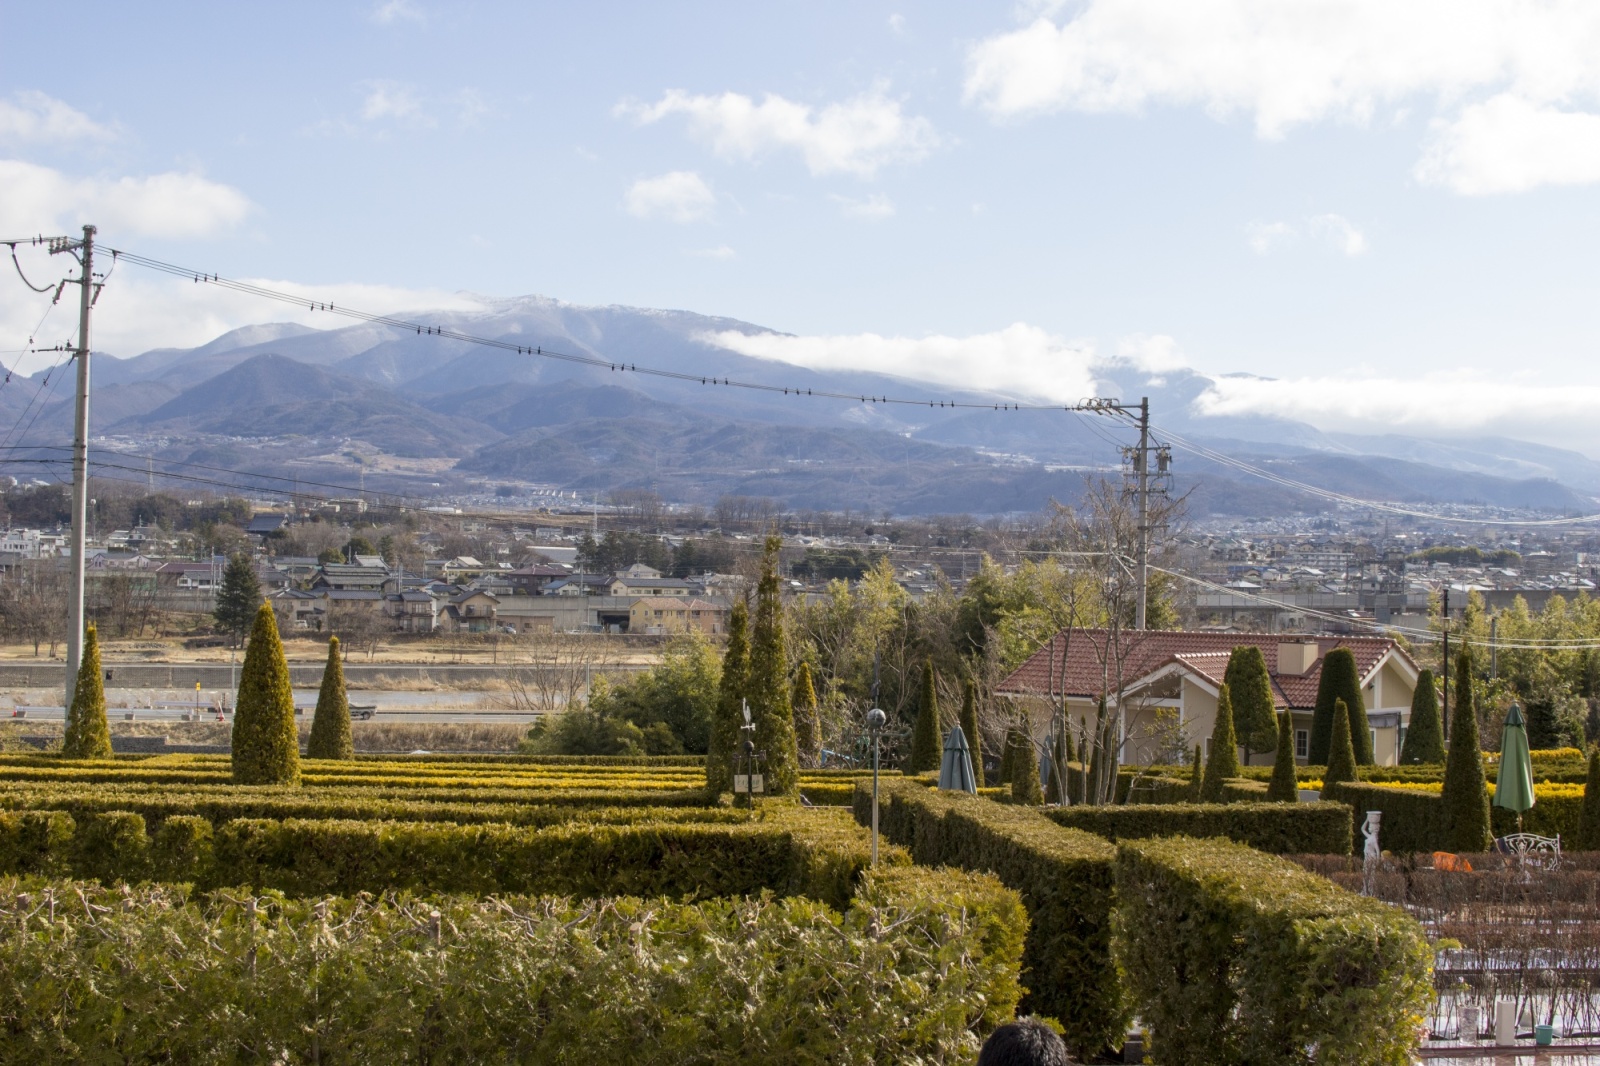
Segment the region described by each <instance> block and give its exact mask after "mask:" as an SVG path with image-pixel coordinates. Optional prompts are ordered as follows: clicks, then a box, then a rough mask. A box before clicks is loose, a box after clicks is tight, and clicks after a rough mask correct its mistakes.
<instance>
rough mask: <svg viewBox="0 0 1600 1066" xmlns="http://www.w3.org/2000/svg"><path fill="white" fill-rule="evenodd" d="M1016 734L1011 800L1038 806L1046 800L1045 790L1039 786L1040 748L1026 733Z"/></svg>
mask: <svg viewBox="0 0 1600 1066" xmlns="http://www.w3.org/2000/svg"><path fill="white" fill-rule="evenodd" d="M1014 735H1015V737H1016V744H1017V750H1016V754H1015V755H1014V756H1013V759H1014V761H1013V763H1012V768H1011V802H1012V803H1023V804H1026V805H1028V806H1030V807H1037V806H1038V805H1039V804H1041V803H1043V802H1044V790H1043V789H1041V788H1040V787H1039V749H1037V748H1035V747H1034V746H1033V738H1032V737H1030V736H1028V735H1027V734H1026V733H1022V732H1018V733H1016V734H1014Z"/></svg>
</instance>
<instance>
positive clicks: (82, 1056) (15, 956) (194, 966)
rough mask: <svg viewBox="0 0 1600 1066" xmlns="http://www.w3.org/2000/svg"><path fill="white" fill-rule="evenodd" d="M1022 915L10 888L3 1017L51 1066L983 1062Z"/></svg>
mask: <svg viewBox="0 0 1600 1066" xmlns="http://www.w3.org/2000/svg"><path fill="white" fill-rule="evenodd" d="M46 894H47V895H48V897H49V899H50V900H51V903H50V904H49V906H48V908H46V910H47V911H48V920H47V917H46V915H45V911H42V910H41V908H42V907H43V906H44V905H43V904H42V903H41V896H42V895H46ZM1018 910H1019V907H1018V904H1017V901H1016V895H1015V893H1012V892H1009V891H1007V890H1006V889H1004V888H1003V887H1001V886H1000V885H998V884H997V883H996V882H995V881H994V880H993V879H992V878H989V877H985V876H980V875H971V874H962V873H959V872H954V871H931V870H926V871H924V870H919V871H917V875H916V876H915V877H909V878H908V877H901V876H899V875H897V874H895V873H893V872H886V873H883V874H880V875H878V876H876V877H873V878H871V879H870V880H869V881H867V883H866V884H864V885H863V887H862V891H861V895H860V897H859V898H858V899H857V900H856V901H855V902H854V904H853V905H852V906H851V907H850V909H849V910H848V911H846V912H844V913H843V914H841V913H839V912H838V911H836V910H834V909H832V908H830V907H827V906H825V905H823V904H820V903H816V902H814V901H811V900H807V899H803V898H795V899H779V900H773V899H763V898H750V899H731V900H702V901H699V902H695V903H671V902H667V901H664V900H659V899H651V900H640V899H627V898H623V899H608V900H606V901H604V902H603V903H601V904H598V905H597V904H595V903H593V902H585V901H573V900H567V899H548V898H546V899H529V898H520V897H513V898H509V899H508V898H496V899H492V900H471V899H463V898H458V897H452V898H441V899H407V898H404V897H402V898H400V899H395V898H393V897H388V896H386V897H383V898H380V899H376V900H368V899H317V900H304V901H300V900H293V899H288V900H285V899H273V898H268V899H265V900H258V899H255V898H252V899H249V900H248V901H246V900H241V899H239V898H238V897H237V895H235V894H229V893H224V894H220V895H217V896H212V897H204V898H200V897H194V898H186V894H185V893H184V892H183V891H182V890H181V889H173V888H168V887H160V886H141V887H138V888H135V889H133V890H132V891H131V892H128V893H124V892H122V891H120V890H116V889H109V890H102V889H98V888H96V887H95V886H92V885H80V884H75V883H72V882H53V883H48V884H45V885H40V884H37V883H30V884H27V885H22V884H18V883H17V882H15V881H9V882H4V883H0V915H3V916H4V918H5V920H6V922H7V925H8V935H7V937H6V938H5V941H4V943H3V945H0V963H3V964H0V1001H3V1002H5V1003H6V1004H8V1008H7V1014H6V1045H7V1051H8V1055H7V1058H8V1059H10V1060H14V1061H17V1062H27V1063H29V1064H30V1066H32V1064H38V1066H57V1064H63V1066H64V1064H68V1063H71V1064H74V1066H75V1064H77V1063H81V1062H84V1061H90V1060H92V1061H96V1062H99V1061H109V1058H110V1057H111V1056H112V1055H113V1052H114V1056H115V1058H116V1060H117V1061H134V1060H137V1061H141V1062H213V1061H218V1062H235V1061H251V1062H316V1061H321V1062H341V1063H344V1062H349V1063H399V1062H436V1063H443V1062H460V1063H477V1062H507V1063H510V1062H539V1063H552V1064H556V1066H561V1064H577V1063H594V1062H615V1063H624V1062H641V1061H650V1062H656V1063H674V1062H712V1061H714V1062H718V1063H742V1062H773V1063H776V1062H784V1063H793V1064H795V1066H821V1064H823V1063H836V1062H847V1063H892V1062H925V1063H959V1062H971V1061H973V1060H974V1059H975V1058H976V1056H977V1051H978V1046H979V1043H980V1042H981V1040H982V1039H983V1037H984V1035H985V1034H987V1033H988V1031H989V1030H990V1029H992V1028H994V1026H996V1025H998V1024H1000V1023H1001V1022H1004V1021H1007V1020H1009V1019H1010V1017H1011V1015H1012V1013H1013V1011H1014V1010H1015V1007H1016V1003H1017V997H1018V994H1019V991H1020V989H1019V988H1018V985H1017V955H1018V951H1019V944H1018V935H1019V931H1020V929H1021V922H1020V921H1019V915H1018ZM46 989H48V990H49V994H43V993H44V991H45V990H46ZM63 1004H69V1005H70V1009H63V1007H62V1005H63Z"/></svg>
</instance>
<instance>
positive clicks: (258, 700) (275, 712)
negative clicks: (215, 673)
mask: <svg viewBox="0 0 1600 1066" xmlns="http://www.w3.org/2000/svg"><path fill="white" fill-rule="evenodd" d="M234 708H235V709H234V717H233V783H234V784H236V785H298V784H299V783H300V736H299V731H298V730H297V729H296V728H295V724H294V690H293V689H291V688H290V687H289V664H288V662H287V661H286V660H285V659H284V657H283V642H282V641H280V640H279V639H278V619H277V618H276V617H275V616H274V615H273V613H272V607H271V605H269V604H265V603H263V604H262V605H261V607H260V608H259V609H258V610H257V611H256V624H255V625H254V626H253V627H252V628H251V630H250V643H249V645H248V646H247V647H246V648H245V653H244V667H243V669H241V670H240V672H239V694H238V697H237V699H236V700H235V703H234Z"/></svg>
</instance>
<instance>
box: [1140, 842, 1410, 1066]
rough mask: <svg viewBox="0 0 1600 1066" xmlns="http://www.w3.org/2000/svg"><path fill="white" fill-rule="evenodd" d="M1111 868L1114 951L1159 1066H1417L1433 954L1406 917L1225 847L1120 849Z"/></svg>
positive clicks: (1273, 861)
mask: <svg viewBox="0 0 1600 1066" xmlns="http://www.w3.org/2000/svg"><path fill="white" fill-rule="evenodd" d="M1116 867H1117V874H1116V876H1117V918H1116V924H1117V930H1118V936H1117V941H1116V943H1117V955H1118V959H1119V962H1120V964H1121V966H1120V968H1121V969H1122V971H1123V972H1124V973H1126V974H1127V978H1128V986H1129V990H1130V991H1131V993H1132V997H1133V1005H1134V1008H1135V1009H1136V1010H1137V1012H1138V1014H1139V1017H1140V1019H1141V1020H1142V1021H1143V1022H1144V1023H1145V1024H1146V1025H1147V1026H1149V1028H1150V1030H1151V1036H1152V1046H1151V1051H1152V1052H1153V1053H1154V1054H1153V1057H1154V1058H1155V1059H1156V1060H1157V1061H1159V1062H1161V1063H1164V1064H1167V1066H1233V1064H1242V1063H1257V1062H1297V1061H1305V1060H1304V1059H1303V1058H1302V1057H1301V1055H1300V1049H1305V1048H1313V1047H1314V1048H1316V1049H1317V1054H1316V1059H1315V1061H1317V1062H1325V1063H1348V1064H1356V1063H1362V1064H1371V1066H1406V1064H1409V1063H1410V1062H1412V1061H1413V1058H1412V1056H1413V1053H1414V1052H1415V1051H1416V1047H1417V1041H1418V1039H1419V1036H1420V1033H1421V1030H1422V1022H1423V1019H1424V1017H1425V1011H1426V1009H1427V1006H1428V1003H1429V1001H1430V1000H1431V998H1432V981H1431V979H1430V977H1431V975H1430V972H1429V971H1430V963H1431V962H1432V958H1433V951H1432V949H1431V948H1430V946H1429V944H1428V940H1427V937H1426V936H1425V934H1424V932H1423V929H1422V927H1421V926H1420V925H1418V924H1417V922H1416V921H1414V920H1413V919H1412V918H1410V917H1408V916H1407V915H1406V914H1405V913H1404V912H1403V911H1401V910H1399V909H1398V908H1395V907H1390V906H1388V905H1387V904H1383V903H1379V902H1377V901H1375V900H1369V899H1365V898H1363V897H1361V896H1357V895H1355V894H1354V893H1351V892H1346V891H1344V890H1343V889H1341V888H1338V887H1336V886H1334V885H1333V884H1330V883H1329V882H1328V881H1327V880H1325V879H1323V878H1321V877H1318V876H1316V875H1315V874H1312V873H1309V872H1307V871H1305V870H1303V869H1301V868H1300V867H1298V866H1296V865H1294V864H1293V863H1290V862H1288V861H1286V860H1283V859H1278V858H1274V857H1272V856H1268V855H1263V854H1262V853H1261V852H1259V851H1255V850H1252V849H1251V848H1247V847H1245V846H1243V845H1241V844H1234V843H1231V842H1229V841H1223V840H1195V839H1191V838H1187V837H1171V838H1166V839H1159V840H1138V841H1127V842H1124V843H1122V844H1121V845H1119V847H1118V851H1117V862H1116ZM1264 1052H1266V1053H1264Z"/></svg>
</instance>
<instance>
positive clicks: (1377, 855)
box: [1361, 811, 1383, 863]
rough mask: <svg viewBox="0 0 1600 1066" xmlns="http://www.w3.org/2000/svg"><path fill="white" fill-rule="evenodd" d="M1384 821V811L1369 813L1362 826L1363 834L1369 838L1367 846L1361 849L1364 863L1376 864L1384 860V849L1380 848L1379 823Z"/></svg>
mask: <svg viewBox="0 0 1600 1066" xmlns="http://www.w3.org/2000/svg"><path fill="white" fill-rule="evenodd" d="M1382 821H1383V812H1382V811H1368V812H1367V820H1366V821H1365V822H1363V823H1362V825H1361V832H1362V833H1363V834H1365V835H1366V838H1367V843H1366V846H1365V847H1363V848H1362V849H1361V858H1362V861H1363V862H1367V863H1374V862H1377V861H1378V860H1379V859H1381V858H1383V849H1382V848H1380V847H1379V846H1378V823H1380V822H1382Z"/></svg>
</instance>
